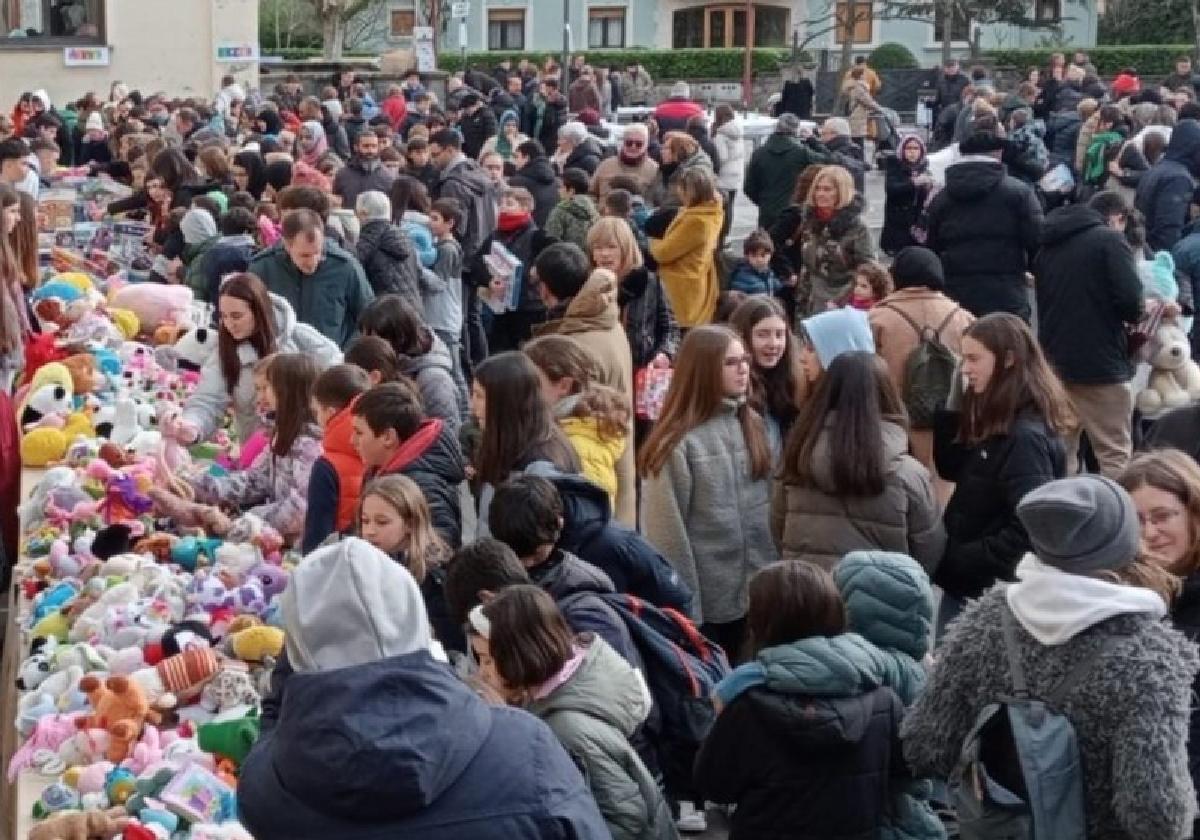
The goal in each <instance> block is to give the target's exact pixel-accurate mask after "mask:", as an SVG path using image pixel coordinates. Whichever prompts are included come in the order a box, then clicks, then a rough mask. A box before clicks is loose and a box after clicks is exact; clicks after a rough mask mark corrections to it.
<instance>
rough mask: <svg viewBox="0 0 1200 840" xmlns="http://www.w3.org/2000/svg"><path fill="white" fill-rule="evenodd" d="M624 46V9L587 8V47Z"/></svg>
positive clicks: (591, 48) (596, 48)
mask: <svg viewBox="0 0 1200 840" xmlns="http://www.w3.org/2000/svg"><path fill="white" fill-rule="evenodd" d="M624 46H625V9H623V8H603V9H601V8H592V9H588V49H590V50H602V49H605V48H608V47H624Z"/></svg>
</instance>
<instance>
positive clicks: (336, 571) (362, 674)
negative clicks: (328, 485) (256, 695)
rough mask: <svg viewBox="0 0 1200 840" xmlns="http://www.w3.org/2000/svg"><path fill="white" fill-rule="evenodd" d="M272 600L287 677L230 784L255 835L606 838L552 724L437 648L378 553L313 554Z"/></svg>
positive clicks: (399, 574)
mask: <svg viewBox="0 0 1200 840" xmlns="http://www.w3.org/2000/svg"><path fill="white" fill-rule="evenodd" d="M282 609H283V619H284V625H285V628H286V630H287V640H288V641H287V647H286V650H285V653H284V658H285V659H286V660H288V662H287V668H286V669H285V671H286V672H288V673H287V675H286V677H283V678H281V677H280V674H279V673H276V674H275V677H274V680H275V682H276V685H277V688H278V691H276V692H273V693H272V697H271V698H270V702H267V703H264V705H263V717H262V734H261V736H260V737H259V739H258V741H257V743H255V745H254V748H253V749H252V750H251V751H250V755H249V756H247V758H246V761H245V763H244V764H243V766H242V772H241V777H240V780H239V783H238V817H239V819H240V820H241V822H242V824H243V825H244V826H245V827H246V828H247V829H248V830H249V831H250V832H252V833H253V835H254V837H255V838H257V840H285V838H286V840H308V838H312V840H327V838H332V837H337V838H339V840H367V838H379V837H404V838H408V840H459V838H464V837H470V838H472V840H514V839H515V840H543V839H544V840H550V839H551V838H568V837H570V838H578V839H579V840H601V839H602V838H609V837H611V834H610V833H609V830H608V827H607V826H606V825H605V823H604V819H603V818H602V817H601V816H600V811H599V810H598V809H597V807H596V803H595V800H594V799H593V798H592V795H591V793H590V792H589V789H588V786H587V784H586V783H585V782H584V780H583V777H582V776H580V773H579V770H578V769H577V768H576V766H575V764H574V763H573V762H572V760H571V758H570V757H569V756H568V755H567V753H566V751H564V750H563V748H562V746H561V745H560V744H559V742H558V739H557V738H556V737H555V736H554V734H553V733H552V732H551V731H550V729H549V727H547V726H546V724H544V723H542V722H541V721H540V720H538V719H537V718H535V717H533V716H532V715H529V714H527V713H525V712H523V711H520V710H517V709H509V708H505V707H498V706H488V705H486V704H485V703H484V702H483V701H482V700H481V699H479V697H477V696H476V695H475V694H474V693H473V692H472V691H471V690H470V689H469V688H468V687H467V686H466V685H464V684H463V683H462V682H461V681H459V680H458V678H457V677H456V676H455V675H454V673H453V672H452V671H451V669H450V667H449V666H448V665H447V664H445V663H444V662H441V661H438V660H437V659H436V658H435V657H434V655H433V654H432V653H431V651H430V648H431V646H432V642H431V638H430V635H429V620H428V617H427V616H426V614H425V607H424V603H423V601H422V598H421V592H420V589H419V588H418V587H417V584H416V581H414V580H413V578H412V575H410V574H409V573H408V571H407V570H406V569H405V568H404V567H403V566H401V565H400V564H398V563H396V562H394V561H393V560H392V559H391V558H390V557H388V556H387V555H386V554H384V553H383V552H381V551H379V550H378V549H377V548H374V547H373V546H371V545H370V544H369V543H366V542H364V541H362V540H359V539H353V538H351V539H348V540H343V541H342V542H340V543H337V544H336V545H332V546H329V547H328V548H323V549H320V550H318V551H316V552H314V553H312V554H310V555H309V556H308V557H307V558H305V561H304V563H302V564H301V565H300V566H299V567H297V569H296V571H295V572H294V573H293V574H292V578H291V581H290V583H289V584H288V588H287V590H286V592H285V594H284V595H283V603H282ZM285 685H286V690H284V686H285Z"/></svg>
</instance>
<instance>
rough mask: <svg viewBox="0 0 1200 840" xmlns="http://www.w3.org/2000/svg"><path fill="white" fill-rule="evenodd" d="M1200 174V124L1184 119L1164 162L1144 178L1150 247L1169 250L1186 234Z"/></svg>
mask: <svg viewBox="0 0 1200 840" xmlns="http://www.w3.org/2000/svg"><path fill="white" fill-rule="evenodd" d="M1198 175H1200V123H1198V122H1196V121H1195V120H1180V121H1179V124H1178V125H1177V126H1175V129H1174V130H1173V131H1172V132H1171V140H1170V142H1168V143H1167V150H1166V152H1165V153H1163V156H1162V159H1161V160H1159V162H1158V163H1156V164H1154V166H1153V167H1152V168H1151V169H1150V171H1149V172H1147V173H1146V174H1145V175H1143V176H1142V179H1141V181H1140V182H1139V183H1138V187H1137V200H1136V202H1135V203H1136V205H1137V209H1138V210H1140V211H1141V212H1142V215H1143V216H1145V217H1146V244H1148V245H1149V246H1150V247H1151V248H1152V249H1154V250H1155V251H1163V250H1169V249H1171V248H1173V247H1174V246H1175V243H1176V242H1178V241H1179V239H1180V237H1181V236H1182V235H1183V227H1184V225H1185V224H1187V219H1188V208H1189V207H1190V206H1191V204H1192V193H1193V191H1194V190H1195V189H1196V177H1197V176H1198Z"/></svg>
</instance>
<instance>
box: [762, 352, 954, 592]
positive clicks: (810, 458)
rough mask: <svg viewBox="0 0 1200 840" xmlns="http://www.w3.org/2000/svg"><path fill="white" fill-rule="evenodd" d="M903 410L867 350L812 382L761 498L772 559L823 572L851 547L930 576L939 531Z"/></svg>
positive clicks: (841, 359)
mask: <svg viewBox="0 0 1200 840" xmlns="http://www.w3.org/2000/svg"><path fill="white" fill-rule="evenodd" d="M905 425H906V421H905V413H904V405H903V403H901V401H900V394H899V392H898V391H897V390H896V386H895V385H894V384H892V381H891V379H890V378H889V376H888V371H887V367H886V365H885V364H884V363H883V361H882V360H881V359H880V358H879V357H878V356H876V355H875V354H873V353H871V352H868V351H864V350H857V351H852V352H849V353H842V354H840V355H838V356H837V358H835V359H834V360H833V362H832V363H831V364H830V365H829V369H828V370H826V371H825V373H824V375H823V376H822V377H821V378H820V380H819V381H818V382H817V386H816V389H815V390H814V391H813V394H812V396H811V397H810V398H809V399H808V401H807V402H805V404H804V406H803V407H802V408H801V409H800V416H799V418H797V420H796V425H795V426H794V427H793V429H792V434H791V435H790V436H789V438H788V445H787V449H786V450H785V451H784V453H783V463H782V468H781V471H780V477H779V479H778V480H777V481H776V482H775V484H774V487H773V488H772V492H771V536H772V537H774V539H775V544H776V545H777V546H778V547H779V551H780V555H781V559H783V560H785V561H786V560H804V561H807V562H809V563H816V564H817V565H819V566H822V567H824V568H825V569H827V570H832V569H833V567H834V566H835V565H836V564H837V562H838V561H839V560H841V559H842V557H843V555H845V554H847V553H848V552H851V551H860V550H878V551H894V552H898V553H900V554H907V555H909V556H910V557H912V558H914V559H915V560H916V561H917V562H918V563H920V564H921V565H922V566H923V567H924V568H925V569H926V571H929V572H932V571H933V570H934V568H935V567H936V566H937V564H938V563H939V562H940V561H941V559H942V554H943V552H944V551H945V548H946V532H945V530H944V529H943V528H942V517H941V512H940V510H939V508H938V504H937V500H936V499H935V498H934V494H933V483H932V480H931V479H930V477H929V471H928V470H926V469H925V467H923V466H921V464H920V463H918V462H917V460H916V459H915V458H913V457H912V456H911V455H909V454H908V436H907V433H906V429H905Z"/></svg>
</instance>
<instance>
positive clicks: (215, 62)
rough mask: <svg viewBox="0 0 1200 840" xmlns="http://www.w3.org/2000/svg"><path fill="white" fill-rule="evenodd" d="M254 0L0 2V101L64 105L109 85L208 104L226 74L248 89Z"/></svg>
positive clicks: (253, 57) (252, 80) (254, 49)
mask: <svg viewBox="0 0 1200 840" xmlns="http://www.w3.org/2000/svg"><path fill="white" fill-rule="evenodd" d="M257 59H258V3H257V2H255V0H0V102H4V103H6V105H5V107H6V108H7V107H10V106H11V105H12V103H13V102H16V100H17V98H18V97H19V96H20V95H21V93H23V92H25V91H34V90H39V89H41V90H45V91H46V92H47V93H48V94H49V95H50V98H51V100H52V101H54V102H56V103H58V102H66V101H68V100H75V99H78V98H80V97H81V96H83V94H85V93H87V92H88V91H93V92H95V93H96V94H97V95H99V96H100V98H101V99H107V98H108V93H109V88H110V86H111V84H112V83H113V82H115V81H120V82H124V83H125V84H126V85H128V86H129V87H130V88H131V89H137V90H141V91H143V92H153V91H159V90H161V91H166V92H168V93H170V94H171V95H173V96H193V95H194V96H202V97H211V96H212V95H213V94H214V93H215V92H216V91H217V90H218V89H219V87H220V81H221V77H222V76H224V75H225V74H227V73H232V74H233V75H235V76H237V77H238V79H239V80H240V81H242V82H243V83H244V84H247V85H251V86H256V85H257V84H258V60H257Z"/></svg>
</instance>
